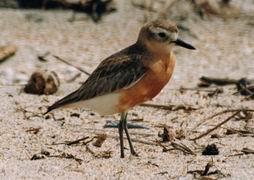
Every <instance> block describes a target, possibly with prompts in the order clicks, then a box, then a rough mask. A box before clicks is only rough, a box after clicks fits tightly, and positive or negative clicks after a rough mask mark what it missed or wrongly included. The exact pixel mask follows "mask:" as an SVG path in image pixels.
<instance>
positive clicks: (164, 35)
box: [138, 20, 195, 53]
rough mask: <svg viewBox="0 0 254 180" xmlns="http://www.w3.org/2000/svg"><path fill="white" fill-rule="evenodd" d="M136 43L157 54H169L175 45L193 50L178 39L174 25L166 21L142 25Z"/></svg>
mask: <svg viewBox="0 0 254 180" xmlns="http://www.w3.org/2000/svg"><path fill="white" fill-rule="evenodd" d="M138 43H141V44H143V45H145V46H146V48H148V50H149V51H152V52H158V53H170V52H171V49H172V47H173V46H175V45H176V46H181V47H184V48H187V49H192V50H194V49H195V47H193V46H192V45H190V44H188V43H186V42H184V41H183V40H181V39H179V38H178V28H177V26H176V24H175V23H173V22H170V21H166V20H156V21H152V22H150V23H147V24H146V25H144V26H143V27H142V28H141V30H140V33H139V37H138Z"/></svg>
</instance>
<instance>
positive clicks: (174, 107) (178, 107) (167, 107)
mask: <svg viewBox="0 0 254 180" xmlns="http://www.w3.org/2000/svg"><path fill="white" fill-rule="evenodd" d="M140 106H142V107H152V108H158V109H163V110H170V111H178V110H185V111H195V110H198V108H196V107H192V106H186V105H161V104H151V103H144V104H140Z"/></svg>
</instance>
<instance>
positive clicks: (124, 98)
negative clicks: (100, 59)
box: [118, 53, 175, 112]
mask: <svg viewBox="0 0 254 180" xmlns="http://www.w3.org/2000/svg"><path fill="white" fill-rule="evenodd" d="M174 66H175V57H174V55H173V53H172V54H171V55H170V57H167V58H165V59H164V58H162V59H160V60H157V61H155V63H152V64H151V65H150V66H148V67H149V70H148V72H147V73H146V74H145V75H144V76H143V77H142V79H140V80H139V81H138V82H137V83H136V84H134V85H133V86H131V87H129V88H127V89H123V90H121V91H120V93H121V97H120V102H119V105H118V109H119V112H122V111H124V110H127V109H129V108H131V107H133V106H135V105H137V104H140V103H142V102H144V101H147V100H151V99H152V98H153V97H155V96H156V95H157V94H159V92H160V91H161V89H162V88H163V87H164V86H165V85H166V84H167V82H168V81H169V80H170V78H171V76H172V74H173V70H174Z"/></svg>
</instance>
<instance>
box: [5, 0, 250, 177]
mask: <svg viewBox="0 0 254 180" xmlns="http://www.w3.org/2000/svg"><path fill="white" fill-rule="evenodd" d="M253 6H254V5H253ZM251 8H253V7H252V6H248V8H247V9H248V10H249V11H251V10H253V9H254V8H253V9H251ZM130 9H131V10H130ZM71 16H72V12H69V11H60V10H58V11H46V12H45V11H38V10H11V9H1V10H0V17H1V19H0V27H1V33H0V44H1V45H5V44H8V43H10V44H16V45H17V46H18V48H19V50H18V52H17V54H16V55H15V56H13V57H12V58H10V59H8V60H7V61H6V62H4V63H1V64H0V84H1V85H0V99H1V101H0V107H1V108H0V111H1V112H0V140H1V144H0V179H88V178H89V179H134V178H135V179H155V178H157V179H193V178H195V177H196V178H199V177H198V175H195V174H193V173H190V171H195V170H203V169H204V167H205V165H206V164H207V163H208V162H211V161H212V162H213V167H212V168H211V169H210V171H209V172H213V171H216V170H217V173H215V174H213V175H210V176H209V177H210V178H214V179H216V178H218V179H221V178H222V179H254V155H253V154H239V152H241V150H242V149H243V148H249V149H254V141H253V134H247V135H243V134H239V133H232V134H226V129H227V128H234V129H238V130H239V129H246V128H248V129H249V130H250V131H252V132H253V130H254V119H253V118H250V119H248V120H246V119H245V120H232V121H230V122H228V123H226V124H225V125H223V128H218V129H217V130H216V131H214V132H213V133H211V134H209V135H207V136H205V137H203V138H201V139H199V140H197V141H196V143H195V142H193V141H191V140H190V138H193V137H196V136H197V135H199V134H200V133H204V132H205V131H207V129H210V128H212V127H214V126H215V125H216V124H217V123H219V122H221V121H223V120H224V119H226V118H227V117H229V116H230V115H231V113H227V114H223V115H221V116H218V117H216V118H213V119H210V120H208V121H206V122H204V123H203V124H201V125H200V126H199V127H196V126H197V125H198V124H199V123H200V122H202V121H203V120H204V119H205V118H207V117H209V116H211V115H213V114H214V113H216V112H220V111H222V110H224V109H228V108H253V106H254V102H253V100H245V99H244V97H242V96H240V95H232V94H234V92H236V89H235V87H234V86H228V87H224V88H223V89H224V92H223V93H222V94H219V95H217V96H213V97H209V96H208V92H203V91H200V92H197V91H184V92H183V93H181V92H180V91H179V87H181V86H183V87H190V88H193V87H196V85H197V83H198V79H199V77H200V76H202V75H206V76H212V77H230V78H236V79H239V78H242V77H248V78H253V79H254V73H253V72H254V62H253V55H254V41H253V39H254V31H253V24H254V23H253V18H252V19H251V18H238V19H228V20H222V19H220V18H214V17H211V18H208V19H206V20H201V19H200V18H199V17H194V18H192V19H190V20H187V21H185V22H183V25H184V26H186V27H188V28H189V29H190V32H181V34H180V36H181V37H183V38H184V39H185V40H186V41H188V42H191V43H192V44H193V45H195V46H196V48H197V49H198V50H197V51H188V50H185V49H180V48H176V49H175V53H176V56H177V66H176V69H175V73H174V76H173V78H172V80H171V82H170V83H169V84H168V85H167V86H166V87H165V89H164V90H163V91H162V92H161V93H160V95H159V96H157V97H156V98H155V99H154V100H153V102H152V103H156V104H165V105H168V104H173V105H186V106H192V107H196V108H198V110H195V111H187V112H186V111H183V110H179V111H167V110H160V109H154V108H146V107H136V108H135V109H133V110H131V111H130V116H129V118H130V119H137V118H141V119H143V121H141V122H134V121H130V122H132V123H134V124H142V125H144V126H146V127H148V128H149V129H135V130H132V129H131V130H130V132H131V134H132V138H133V139H135V140H143V141H146V142H154V141H155V140H160V138H159V137H158V132H161V131H162V128H161V126H162V125H163V124H166V125H167V126H171V127H173V129H174V130H183V131H184V134H185V138H183V139H181V140H176V142H177V143H183V144H185V145H186V146H188V147H189V148H191V149H192V151H193V152H194V153H195V155H190V154H184V153H183V152H181V151H179V150H172V151H169V152H162V147H160V146H156V145H148V144H144V143H138V142H134V146H135V148H136V149H137V151H138V153H139V157H132V156H129V151H128V149H126V150H125V152H126V158H124V159H120V158H119V156H120V154H119V141H118V140H117V139H116V138H112V137H117V136H118V133H117V129H110V128H103V126H104V125H105V124H106V121H107V120H111V121H115V122H116V121H117V120H118V118H119V116H118V115H115V116H108V117H100V116H99V115H98V114H94V113H92V112H91V111H85V110H63V111H56V112H55V113H54V115H55V118H52V116H50V117H49V118H45V117H41V116H34V115H33V113H32V112H35V113H40V112H44V111H45V107H46V106H48V105H50V104H51V103H53V102H54V101H55V100H57V99H59V98H61V97H63V96H64V95H66V94H68V93H69V92H71V91H72V90H74V89H76V88H77V87H79V86H80V83H81V82H83V81H84V80H85V79H86V78H87V76H86V75H83V74H82V75H81V76H80V77H79V78H77V79H76V80H75V81H71V82H69V80H70V79H71V78H72V77H74V76H75V75H76V74H77V73H79V72H78V71H77V70H76V69H75V68H73V67H70V66H67V65H65V64H63V63H61V62H59V61H57V60H55V59H54V58H53V57H52V56H49V57H47V59H48V61H47V62H40V61H38V59H37V56H38V55H41V54H43V53H45V52H47V51H49V52H50V53H51V54H55V55H58V56H60V57H63V58H64V59H67V60H69V61H70V62H72V63H74V64H76V65H78V66H80V67H82V68H84V69H86V70H87V71H89V72H91V71H92V70H93V69H94V68H95V67H96V65H97V64H98V63H99V62H100V61H101V60H102V59H103V58H105V57H107V56H108V55H110V54H111V53H113V52H115V51H117V50H120V49H122V48H124V47H126V46H128V45H130V44H131V43H133V42H134V41H135V40H136V38H137V34H138V31H139V28H140V27H141V26H142V21H143V16H144V12H143V11H142V10H140V9H138V8H131V5H130V3H128V2H127V1H119V3H118V11H117V12H116V13H113V14H110V15H107V16H105V17H104V18H103V20H102V21H101V22H100V23H99V24H95V23H93V22H92V21H91V20H90V19H89V18H87V17H86V16H85V15H82V14H78V18H79V19H81V20H79V21H74V22H69V21H68V19H70V17H71ZM40 68H47V69H49V70H53V71H55V72H57V73H58V75H59V76H60V79H61V87H60V89H59V91H58V92H57V93H56V94H54V95H50V96H45V95H42V96H37V95H29V94H26V93H24V92H22V91H21V89H22V86H20V85H17V86H12V85H10V84H24V83H25V82H26V81H27V79H28V78H29V76H30V75H31V73H32V72H33V71H34V70H36V69H40ZM73 113H78V114H80V117H79V118H78V117H74V115H73ZM31 128H39V131H38V132H37V133H34V131H28V130H29V129H31ZM97 133H106V134H107V135H108V136H109V137H108V138H107V139H106V141H105V143H104V144H103V146H102V147H101V148H97V147H94V146H93V145H92V143H89V144H88V145H87V146H88V148H90V149H91V150H92V151H94V152H95V156H94V155H93V154H91V153H90V152H89V150H88V149H87V146H86V145H82V144H78V145H73V146H67V145H64V144H60V145H52V144H54V143H61V142H65V141H71V140H76V139H78V138H81V137H85V136H89V139H91V138H92V137H94V136H95V135H96V134H97ZM212 134H216V135H217V136H218V138H211V135H212ZM212 143H215V144H216V145H217V147H218V148H219V152H220V153H219V155H215V156H203V155H202V153H201V152H202V149H203V148H204V147H205V146H206V145H208V144H212ZM125 144H126V148H128V146H127V142H125ZM165 146H167V147H171V146H170V143H165ZM43 151H44V152H48V153H49V154H50V155H51V156H57V155H61V154H63V153H65V154H69V155H70V154H71V155H73V156H75V157H76V158H78V159H81V162H79V161H77V160H73V159H72V158H69V159H68V158H60V157H47V156H46V155H44V158H43V159H38V160H31V158H32V157H33V156H34V155H35V154H36V155H38V156H43V155H41V152H43ZM108 151H110V152H111V156H110V157H109V158H103V157H99V155H100V154H102V153H103V152H108ZM237 154H238V155H237ZM203 178H204V177H203Z"/></svg>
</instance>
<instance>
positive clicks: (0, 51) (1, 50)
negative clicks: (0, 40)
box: [0, 45, 18, 63]
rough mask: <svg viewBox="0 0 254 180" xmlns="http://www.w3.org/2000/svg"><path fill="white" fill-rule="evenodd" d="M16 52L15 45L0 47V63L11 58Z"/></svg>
mask: <svg viewBox="0 0 254 180" xmlns="http://www.w3.org/2000/svg"><path fill="white" fill-rule="evenodd" d="M17 50H18V48H17V46H15V45H5V46H0V63H1V62H4V61H5V60H6V59H8V58H9V57H11V56H13V55H14V54H15V53H16V51H17Z"/></svg>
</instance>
